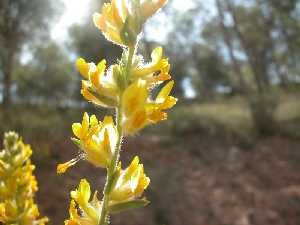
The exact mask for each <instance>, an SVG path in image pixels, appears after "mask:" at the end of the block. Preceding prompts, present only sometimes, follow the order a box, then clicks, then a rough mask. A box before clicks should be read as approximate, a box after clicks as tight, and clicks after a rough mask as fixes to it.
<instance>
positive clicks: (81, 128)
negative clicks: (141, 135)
mask: <svg viewBox="0 0 300 225" xmlns="http://www.w3.org/2000/svg"><path fill="white" fill-rule="evenodd" d="M72 130H73V133H74V135H75V137H76V138H78V139H76V138H74V139H73V141H74V142H75V143H76V144H77V145H78V146H79V147H80V149H81V150H82V153H81V154H79V155H78V156H77V157H76V158H74V159H72V160H70V161H68V162H66V163H63V164H59V165H58V166H57V173H59V174H60V173H64V172H66V170H67V169H69V168H70V167H72V166H74V165H75V164H76V163H77V162H78V161H79V160H81V159H86V160H87V161H89V162H90V163H92V164H93V165H94V166H96V167H102V168H107V167H108V166H109V163H110V160H111V158H112V155H113V152H114V150H115V149H114V148H115V145H116V142H117V138H118V133H117V129H116V127H115V125H114V121H113V119H112V117H110V116H106V117H105V118H104V120H103V122H101V121H98V119H97V118H96V116H95V115H92V116H91V117H89V115H88V114H87V113H84V115H83V119H82V122H81V124H80V123H74V124H73V125H72Z"/></svg>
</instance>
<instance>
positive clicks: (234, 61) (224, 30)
mask: <svg viewBox="0 0 300 225" xmlns="http://www.w3.org/2000/svg"><path fill="white" fill-rule="evenodd" d="M216 7H217V12H218V20H219V26H220V28H221V33H222V36H223V39H224V42H225V44H226V46H227V48H228V52H229V57H230V60H231V63H232V67H233V70H234V72H235V74H236V76H238V81H239V87H238V88H236V89H238V91H239V92H240V93H245V92H247V89H248V87H247V85H246V82H245V79H244V77H243V74H242V71H241V68H240V65H239V62H238V60H237V58H236V56H235V55H234V46H233V43H232V41H233V40H232V35H231V34H230V30H229V29H228V27H227V26H226V24H225V15H224V9H223V5H222V4H221V1H220V0H216Z"/></svg>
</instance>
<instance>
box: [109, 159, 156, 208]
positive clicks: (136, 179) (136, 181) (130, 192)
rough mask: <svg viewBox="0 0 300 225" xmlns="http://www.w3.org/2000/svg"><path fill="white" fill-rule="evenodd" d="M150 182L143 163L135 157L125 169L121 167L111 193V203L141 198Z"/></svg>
mask: <svg viewBox="0 0 300 225" xmlns="http://www.w3.org/2000/svg"><path fill="white" fill-rule="evenodd" d="M149 183H150V179H149V177H147V176H146V175H145V173H144V167H143V164H140V163H139V158H138V157H137V156H136V157H134V159H133V160H132V162H131V164H130V165H129V166H128V167H127V168H126V169H125V170H121V168H120V167H119V175H118V177H117V179H116V183H115V186H114V187H113V190H112V192H111V195H110V205H113V204H116V203H120V202H124V201H130V200H134V199H137V198H140V197H141V196H142V194H143V192H144V190H145V189H146V188H147V187H148V185H149Z"/></svg>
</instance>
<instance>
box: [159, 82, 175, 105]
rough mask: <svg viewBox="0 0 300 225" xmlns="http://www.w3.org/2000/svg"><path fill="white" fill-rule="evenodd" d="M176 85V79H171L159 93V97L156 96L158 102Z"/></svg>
mask: <svg viewBox="0 0 300 225" xmlns="http://www.w3.org/2000/svg"><path fill="white" fill-rule="evenodd" d="M173 86H174V81H173V80H172V81H170V82H168V83H167V84H166V85H165V86H164V87H163V88H162V89H161V91H160V92H159V93H158V95H157V97H156V101H157V102H163V101H164V100H165V99H166V98H167V97H168V96H169V94H170V92H171V90H172V88H173Z"/></svg>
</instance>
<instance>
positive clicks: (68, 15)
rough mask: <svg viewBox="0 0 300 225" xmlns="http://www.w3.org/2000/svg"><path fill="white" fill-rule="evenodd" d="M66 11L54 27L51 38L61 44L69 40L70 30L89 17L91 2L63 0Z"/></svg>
mask: <svg viewBox="0 0 300 225" xmlns="http://www.w3.org/2000/svg"><path fill="white" fill-rule="evenodd" d="M61 1H62V2H63V4H64V6H65V10H64V12H63V14H62V16H61V17H60V19H59V20H58V22H57V23H56V24H55V25H54V26H53V28H52V31H51V36H52V38H53V39H54V40H56V41H58V42H60V41H65V40H66V39H67V38H68V28H69V27H70V26H72V25H74V24H76V23H80V22H81V21H82V20H84V19H85V17H86V16H87V12H88V9H89V3H90V2H91V0H61Z"/></svg>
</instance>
